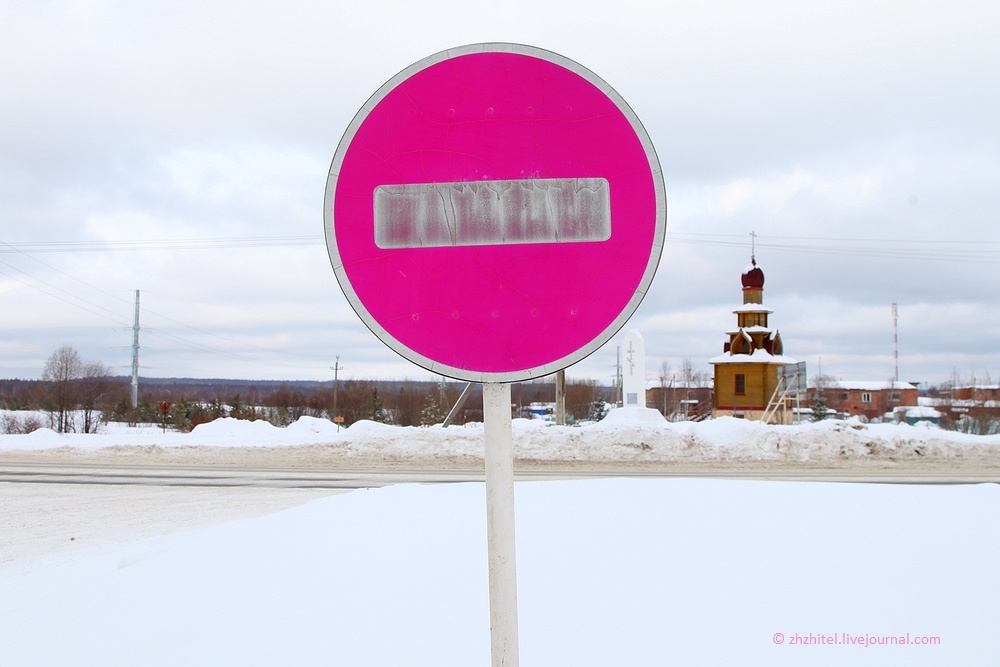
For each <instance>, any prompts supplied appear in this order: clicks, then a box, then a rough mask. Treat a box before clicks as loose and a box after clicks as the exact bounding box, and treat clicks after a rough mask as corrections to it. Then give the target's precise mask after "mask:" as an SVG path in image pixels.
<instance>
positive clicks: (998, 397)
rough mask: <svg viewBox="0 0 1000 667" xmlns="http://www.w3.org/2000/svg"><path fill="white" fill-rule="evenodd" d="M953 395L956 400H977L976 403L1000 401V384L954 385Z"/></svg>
mask: <svg viewBox="0 0 1000 667" xmlns="http://www.w3.org/2000/svg"><path fill="white" fill-rule="evenodd" d="M951 397H952V398H953V399H955V400H956V401H975V402H976V403H985V402H986V401H1000V385H997V384H980V385H966V386H961V387H953V388H952V390H951Z"/></svg>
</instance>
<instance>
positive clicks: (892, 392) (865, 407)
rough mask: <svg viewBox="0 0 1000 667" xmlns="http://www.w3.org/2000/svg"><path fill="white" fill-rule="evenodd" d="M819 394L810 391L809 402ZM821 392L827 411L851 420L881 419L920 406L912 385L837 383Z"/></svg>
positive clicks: (870, 382)
mask: <svg viewBox="0 0 1000 667" xmlns="http://www.w3.org/2000/svg"><path fill="white" fill-rule="evenodd" d="M816 391H817V389H816V388H815V387H812V388H811V389H810V402H812V401H813V400H814V397H815V392H816ZM822 391H823V398H825V399H826V407H827V409H828V410H836V411H837V412H838V413H840V414H842V415H847V416H849V417H855V416H859V417H864V418H865V419H876V418H879V419H880V418H882V416H883V415H885V414H886V413H887V412H893V411H894V410H896V408H901V407H916V406H917V388H916V387H915V386H914V385H912V384H910V383H909V382H892V381H882V382H879V381H874V382H872V381H858V380H837V381H836V382H834V383H831V384H829V385H827V386H825V387H824V388H823V389H822Z"/></svg>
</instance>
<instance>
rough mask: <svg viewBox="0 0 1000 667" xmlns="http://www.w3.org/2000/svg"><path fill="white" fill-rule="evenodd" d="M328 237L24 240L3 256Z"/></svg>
mask: <svg viewBox="0 0 1000 667" xmlns="http://www.w3.org/2000/svg"><path fill="white" fill-rule="evenodd" d="M324 243H325V241H324V238H323V237H322V236H320V235H316V234H310V235H304V236H238V237H215V238H199V239H137V240H129V241H24V242H17V243H3V245H4V246H7V247H6V248H0V253H13V252H31V253H41V252H121V251H137V250H213V249H224V248H273V247H276V246H282V247H287V246H308V245H323V244H324Z"/></svg>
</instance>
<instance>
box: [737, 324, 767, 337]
mask: <svg viewBox="0 0 1000 667" xmlns="http://www.w3.org/2000/svg"><path fill="white" fill-rule="evenodd" d="M743 331H746V332H747V333H752V334H754V333H765V334H769V333H771V331H772V330H771V329H768V328H767V327H762V326H760V325H759V324H755V325H753V326H752V327H743ZM739 332H740V330H739V329H733V330H732V331H727V332H726V334H727V335H730V336H735V335H736V334H738V333H739Z"/></svg>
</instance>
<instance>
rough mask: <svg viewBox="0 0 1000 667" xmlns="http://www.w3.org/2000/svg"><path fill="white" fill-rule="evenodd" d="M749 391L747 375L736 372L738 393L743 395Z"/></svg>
mask: <svg viewBox="0 0 1000 667" xmlns="http://www.w3.org/2000/svg"><path fill="white" fill-rule="evenodd" d="M745 393H747V376H746V375H744V374H743V373H737V374H736V395H737V396H742V395H743V394H745Z"/></svg>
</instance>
